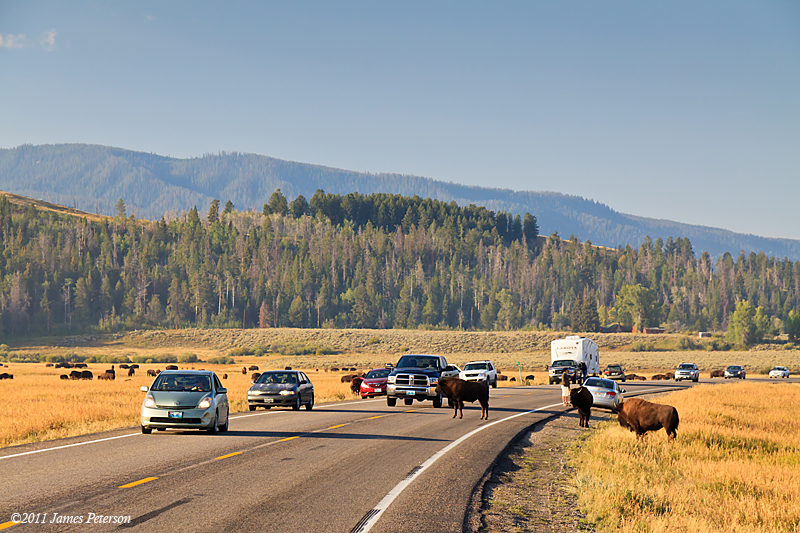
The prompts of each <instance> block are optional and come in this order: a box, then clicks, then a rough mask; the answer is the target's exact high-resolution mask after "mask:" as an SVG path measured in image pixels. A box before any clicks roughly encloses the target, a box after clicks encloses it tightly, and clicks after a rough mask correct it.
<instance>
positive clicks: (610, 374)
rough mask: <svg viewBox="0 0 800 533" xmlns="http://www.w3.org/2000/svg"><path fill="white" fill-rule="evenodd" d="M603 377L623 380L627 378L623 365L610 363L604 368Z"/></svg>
mask: <svg viewBox="0 0 800 533" xmlns="http://www.w3.org/2000/svg"><path fill="white" fill-rule="evenodd" d="M603 377H604V378H606V379H620V380H622V381H623V382H624V381H625V380H626V379H627V378H626V377H625V371H624V370H623V369H622V366H621V365H608V366H607V367H606V369H605V370H603Z"/></svg>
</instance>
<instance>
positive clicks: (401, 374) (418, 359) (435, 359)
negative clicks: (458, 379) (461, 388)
mask: <svg viewBox="0 0 800 533" xmlns="http://www.w3.org/2000/svg"><path fill="white" fill-rule="evenodd" d="M453 376H458V368H457V367H455V366H452V365H448V364H447V360H446V359H445V358H444V357H443V356H441V355H423V354H413V355H404V356H403V357H401V358H400V361H398V362H397V366H396V367H395V368H394V370H392V373H391V374H389V382H388V384H387V387H386V404H387V405H388V406H389V407H394V406H395V405H396V404H397V399H398V398H403V401H404V402H405V404H406V405H411V404H412V403H414V400H417V401H420V402H421V401H425V400H433V406H434V407H441V406H442V397H441V396H440V395H438V394H436V384H437V383H438V382H439V379H444V378H449V377H453Z"/></svg>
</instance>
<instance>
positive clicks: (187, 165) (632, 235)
mask: <svg viewBox="0 0 800 533" xmlns="http://www.w3.org/2000/svg"><path fill="white" fill-rule="evenodd" d="M276 189H281V191H282V192H283V193H284V195H286V197H287V198H288V199H289V200H290V201H291V200H293V199H294V198H295V197H296V196H297V195H298V194H302V195H303V196H305V197H306V199H310V198H311V196H312V195H313V194H314V192H315V191H316V190H317V189H323V190H325V192H329V193H339V194H347V193H349V192H354V191H357V192H360V193H363V194H369V193H373V192H383V193H394V194H402V195H408V196H413V195H415V194H416V195H418V196H420V197H423V198H426V197H431V198H436V199H438V200H442V201H448V202H449V201H455V202H456V203H458V204H459V205H468V204H476V205H483V206H485V207H487V208H489V209H492V210H495V211H509V212H512V213H518V214H523V213H525V212H526V211H527V212H530V213H532V214H533V215H535V216H536V218H537V220H538V222H539V226H540V233H541V234H542V235H549V234H551V233H552V232H554V231H557V232H558V233H559V235H561V236H562V237H563V238H569V237H570V236H571V235H575V236H577V237H578V238H579V239H580V240H582V241H587V240H589V241H591V242H592V243H593V244H598V245H602V246H609V247H613V248H616V247H617V246H625V245H627V244H630V245H632V246H636V247H638V246H639V244H640V243H641V242H642V241H643V240H644V238H645V237H646V236H649V237H650V238H651V239H652V240H654V241H655V240H656V239H657V238H659V237H661V238H662V239H663V240H665V241H666V240H667V238H668V237H673V238H684V237H688V238H689V240H690V241H691V242H692V245H693V247H694V249H695V251H696V252H698V253H699V252H701V251H707V252H708V253H709V254H711V255H712V256H719V255H722V254H724V253H725V252H730V253H731V254H732V255H734V256H736V255H738V254H739V251H740V250H744V251H745V252H747V253H749V252H751V251H753V252H756V253H758V252H764V253H765V254H767V255H772V256H776V257H778V258H784V257H788V258H789V259H792V260H799V259H800V240H796V239H774V238H767V237H759V236H756V235H745V234H742V233H734V232H732V231H728V230H725V229H720V228H711V227H706V226H697V225H692V224H683V223H680V222H673V221H669V220H657V219H652V218H645V217H638V216H634V215H628V214H625V213H620V212H618V211H614V210H613V209H611V208H610V207H608V206H607V205H604V204H601V203H598V202H594V201H591V200H587V199H585V198H581V197H579V196H569V195H565V194H559V193H555V192H534V191H518V192H515V191H511V190H508V189H492V188H486V187H471V186H466V185H459V184H456V183H448V182H442V181H435V180H433V179H430V178H422V177H418V176H409V175H403V174H369V173H362V172H353V171H349V170H341V169H336V168H329V167H323V166H319V165H311V164H307V163H296V162H292V161H283V160H281V159H275V158H272V157H267V156H262V155H255V154H240V153H220V154H216V155H211V154H209V155H205V156H203V157H198V158H193V159H174V158H170V157H163V156H160V155H155V154H149V153H144V152H133V151H130V150H124V149H121V148H113V147H108V146H98V145H86V144H61V145H41V146H32V145H24V146H19V147H17V148H12V149H0V190H4V191H8V192H11V193H15V194H19V195H23V196H29V197H32V198H36V199H41V200H45V201H48V202H53V203H58V204H63V205H66V206H69V207H75V208H78V209H81V210H84V211H88V212H92V213H98V214H107V215H113V214H114V213H115V205H116V203H117V201H118V200H119V199H120V198H122V199H123V200H124V201H125V204H126V207H127V211H128V214H133V213H135V214H136V216H137V217H138V218H148V219H158V218H160V217H161V216H162V215H164V214H165V213H167V212H171V213H173V214H178V213H180V212H181V211H183V210H188V209H190V208H191V207H192V206H195V205H196V206H197V208H198V209H199V210H200V212H201V213H203V212H205V211H206V210H207V209H208V206H209V204H210V203H211V200H212V199H214V198H217V199H219V200H221V201H222V203H223V204H224V203H225V202H226V201H227V200H231V201H232V202H233V203H234V205H235V206H236V208H237V209H239V210H246V209H255V210H257V211H261V209H262V207H263V205H264V203H266V201H267V200H268V199H269V197H270V195H271V194H272V193H273V192H274V191H275V190H276Z"/></svg>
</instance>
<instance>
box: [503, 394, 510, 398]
mask: <svg viewBox="0 0 800 533" xmlns="http://www.w3.org/2000/svg"><path fill="white" fill-rule="evenodd" d="M503 398H511V395H510V394H509V395H508V396H503Z"/></svg>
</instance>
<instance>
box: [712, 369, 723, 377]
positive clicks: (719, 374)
mask: <svg viewBox="0 0 800 533" xmlns="http://www.w3.org/2000/svg"><path fill="white" fill-rule="evenodd" d="M709 377H711V378H724V377H725V371H724V370H712V371H711V374H710V375H709Z"/></svg>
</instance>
